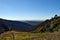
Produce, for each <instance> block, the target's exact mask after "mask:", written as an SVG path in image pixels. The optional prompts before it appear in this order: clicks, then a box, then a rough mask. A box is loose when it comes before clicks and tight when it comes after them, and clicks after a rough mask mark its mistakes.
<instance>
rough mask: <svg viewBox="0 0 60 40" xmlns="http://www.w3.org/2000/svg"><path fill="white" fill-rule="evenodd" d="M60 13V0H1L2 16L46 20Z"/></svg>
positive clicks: (10, 18) (13, 18)
mask: <svg viewBox="0 0 60 40" xmlns="http://www.w3.org/2000/svg"><path fill="white" fill-rule="evenodd" d="M55 14H57V15H60V0H0V18H4V19H9V20H45V19H49V18H51V17H53V16H54V15H55Z"/></svg>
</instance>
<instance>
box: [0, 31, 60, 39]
mask: <svg viewBox="0 0 60 40" xmlns="http://www.w3.org/2000/svg"><path fill="white" fill-rule="evenodd" d="M13 36H14V37H13ZM13 38H14V40H60V33H59V32H54V33H29V32H14V31H11V32H6V33H3V34H1V35H0V40H13Z"/></svg>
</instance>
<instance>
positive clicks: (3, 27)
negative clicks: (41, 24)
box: [0, 18, 35, 33]
mask: <svg viewBox="0 0 60 40" xmlns="http://www.w3.org/2000/svg"><path fill="white" fill-rule="evenodd" d="M34 28H35V27H34V26H32V25H30V24H28V23H25V22H21V21H11V20H6V19H1V18H0V33H1V32H5V31H10V30H15V31H22V32H29V31H31V30H32V29H34Z"/></svg>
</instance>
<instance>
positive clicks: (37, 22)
mask: <svg viewBox="0 0 60 40" xmlns="http://www.w3.org/2000/svg"><path fill="white" fill-rule="evenodd" d="M22 22H25V23H28V24H30V25H32V26H37V25H39V24H41V23H42V22H44V21H35V20H34V21H22Z"/></svg>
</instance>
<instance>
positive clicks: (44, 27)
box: [32, 16, 60, 32]
mask: <svg viewBox="0 0 60 40" xmlns="http://www.w3.org/2000/svg"><path fill="white" fill-rule="evenodd" d="M59 30H60V16H58V17H54V18H52V19H50V20H46V21H44V22H43V23H41V24H39V25H38V26H37V27H36V28H35V29H34V30H33V31H32V32H54V31H59Z"/></svg>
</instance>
